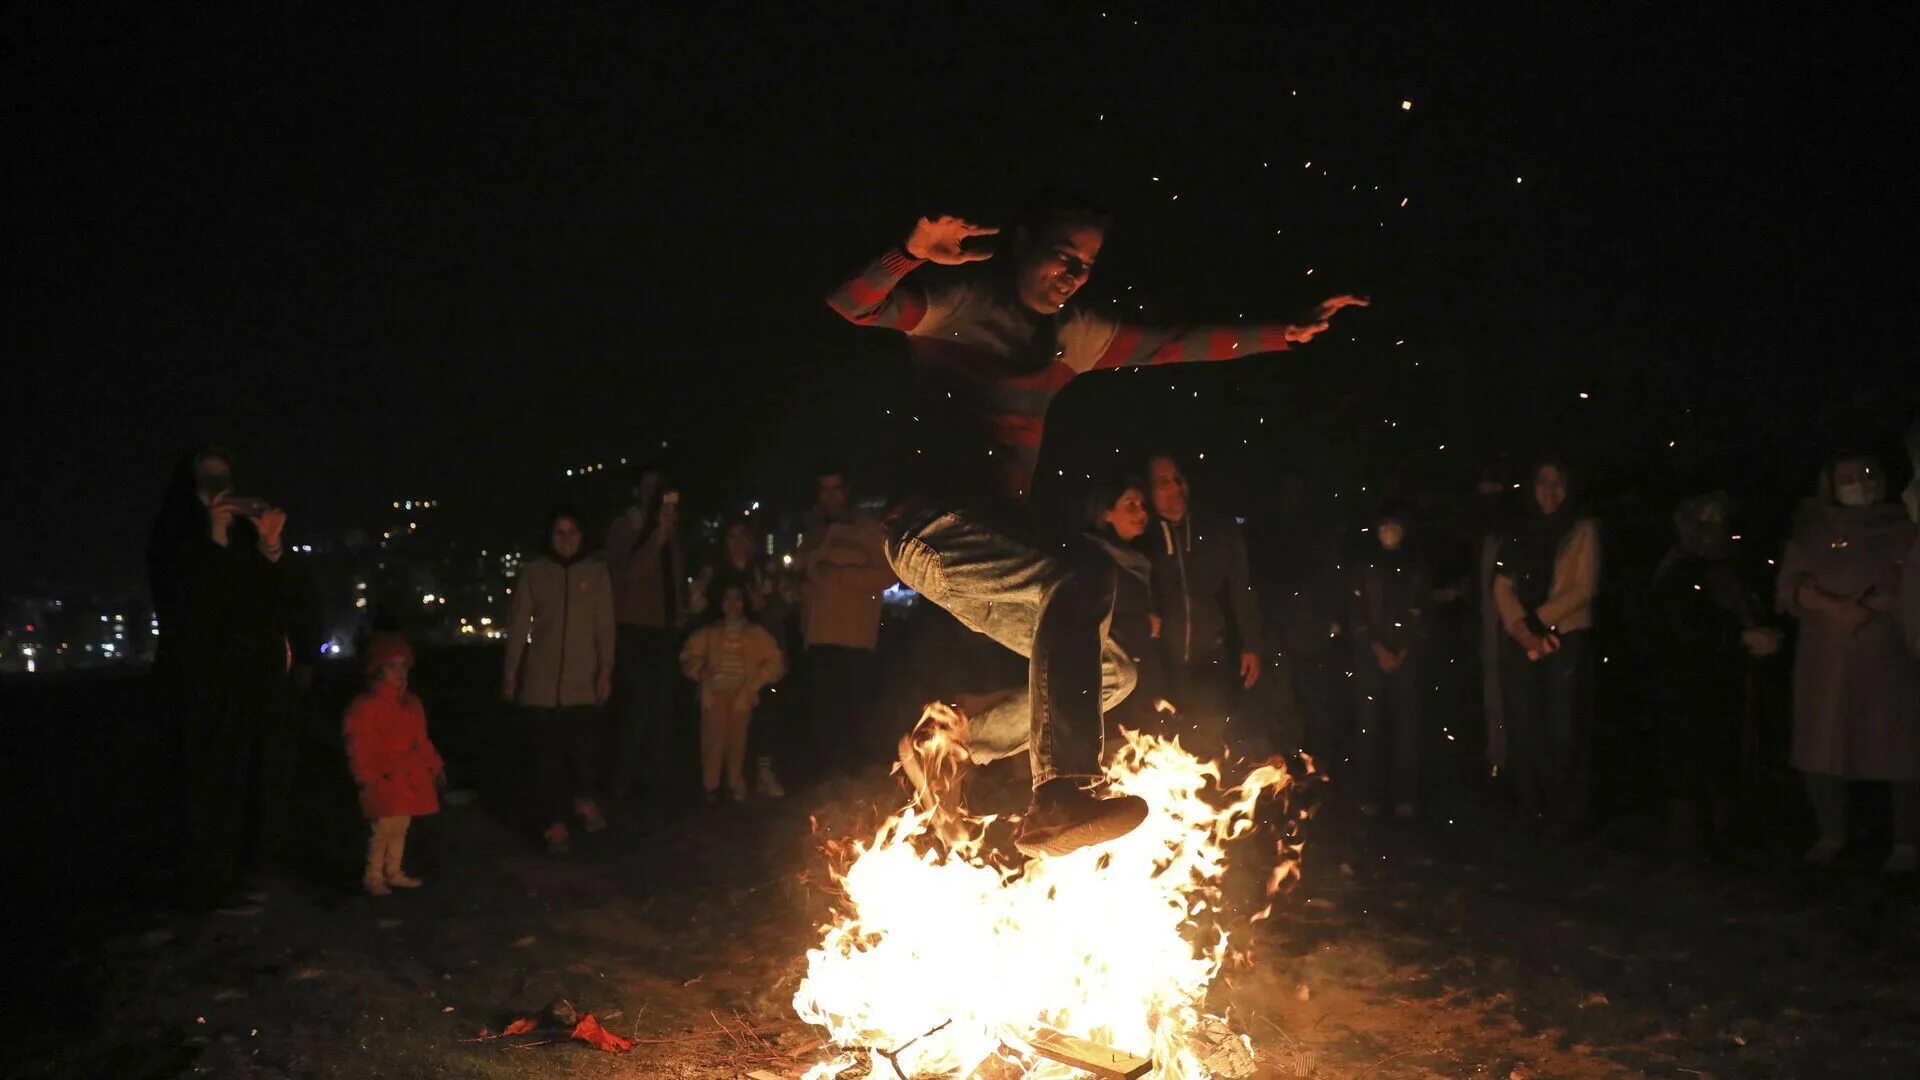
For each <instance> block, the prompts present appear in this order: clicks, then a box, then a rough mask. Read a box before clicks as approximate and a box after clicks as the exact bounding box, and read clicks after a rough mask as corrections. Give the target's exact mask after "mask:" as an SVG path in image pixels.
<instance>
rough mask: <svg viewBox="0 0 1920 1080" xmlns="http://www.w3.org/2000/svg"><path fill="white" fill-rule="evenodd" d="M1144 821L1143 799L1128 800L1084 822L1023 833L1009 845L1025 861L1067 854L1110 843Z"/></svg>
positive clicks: (1145, 806)
mask: <svg viewBox="0 0 1920 1080" xmlns="http://www.w3.org/2000/svg"><path fill="white" fill-rule="evenodd" d="M1114 801H1115V802H1122V800H1114ZM1145 820H1147V803H1146V800H1144V799H1128V800H1124V802H1123V805H1121V806H1117V807H1115V808H1114V809H1113V810H1110V811H1108V812H1106V813H1104V814H1101V815H1099V816H1097V817H1093V818H1089V819H1087V820H1086V821H1082V822H1078V823H1076V824H1073V825H1062V826H1060V827H1059V828H1057V829H1051V830H1047V831H1044V832H1035V833H1023V834H1022V835H1020V836H1018V837H1016V838H1015V839H1014V842H1013V846H1014V847H1016V848H1018V849H1019V850H1020V853H1021V854H1023V855H1026V856H1028V857H1029V858H1040V857H1055V856H1060V855H1068V854H1071V853H1073V852H1076V851H1079V850H1080V849H1081V848H1089V847H1098V846H1099V845H1101V844H1107V843H1112V842H1113V841H1115V840H1118V839H1120V838H1121V837H1123V836H1125V835H1127V834H1128V833H1130V832H1132V831H1133V830H1135V829H1137V828H1139V827H1140V823H1141V822H1143V821H1145Z"/></svg>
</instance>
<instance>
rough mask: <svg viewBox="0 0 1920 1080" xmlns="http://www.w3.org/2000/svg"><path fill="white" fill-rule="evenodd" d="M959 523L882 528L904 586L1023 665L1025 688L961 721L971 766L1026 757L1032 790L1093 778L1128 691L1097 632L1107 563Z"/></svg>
mask: <svg viewBox="0 0 1920 1080" xmlns="http://www.w3.org/2000/svg"><path fill="white" fill-rule="evenodd" d="M1010 532H1011V530H1005V529H998V528H994V527H992V526H989V525H987V524H985V523H983V522H981V521H979V520H976V519H973V518H970V517H969V516H967V515H965V514H958V513H939V514H933V515H930V516H922V517H919V518H917V519H909V520H906V521H901V522H897V523H893V524H890V525H889V527H888V531H887V561H888V562H890V563H891V564H892V565H893V570H894V573H895V574H898V575H899V577H900V580H901V582H902V583H904V584H905V585H906V586H907V587H908V588H910V589H912V590H913V591H915V592H917V593H919V594H920V595H921V596H924V597H926V598H927V599H928V600H930V601H932V602H933V603H935V604H938V605H940V606H941V607H942V608H944V609H946V611H947V612H948V613H949V614H951V615H952V616H953V617H954V618H956V619H958V620H960V622H961V623H962V624H964V625H965V626H967V627H968V628H969V629H971V630H974V631H975V632H977V633H982V634H985V635H987V636H988V637H990V638H992V639H993V640H994V641H997V642H999V643H1000V644H1001V645H1004V646H1006V647H1007V648H1009V649H1012V650H1013V651H1014V652H1016V653H1019V654H1020V655H1021V656H1024V657H1026V658H1027V659H1028V664H1027V689H1026V692H1025V693H1014V694H1011V695H1009V696H1008V697H1006V698H1004V699H1002V700H1001V701H999V702H998V703H997V704H995V705H994V706H992V707H991V708H989V709H987V710H986V711H984V712H983V713H981V714H980V715H979V716H970V717H968V718H967V719H968V721H969V727H970V728H971V729H972V741H971V743H970V747H969V749H970V751H971V753H972V756H973V760H974V761H975V762H977V763H981V764H984V763H986V762H989V761H994V760H997V759H999V758H1003V757H1010V756H1012V755H1014V754H1017V753H1019V752H1020V751H1021V750H1026V751H1028V752H1029V753H1030V754H1031V756H1032V762H1033V782H1034V785H1035V786H1036V787H1037V786H1038V785H1040V784H1043V783H1045V782H1046V781H1048V780H1052V779H1056V778H1061V777H1075V778H1084V777H1097V776H1099V775H1100V757H1101V751H1102V748H1103V744H1104V738H1105V731H1104V725H1103V724H1102V720H1101V715H1102V714H1103V713H1104V712H1106V711H1107V710H1109V709H1112V708H1113V707H1114V706H1116V705H1118V704H1120V702H1122V701H1124V700H1126V697H1127V695H1128V694H1130V693H1132V692H1133V686H1134V679H1135V676H1134V667H1133V661H1132V660H1131V659H1130V658H1129V657H1128V656H1127V653H1126V650H1125V649H1122V648H1121V647H1120V646H1119V645H1117V644H1115V643H1114V641H1113V639H1112V638H1111V637H1109V636H1108V633H1107V630H1108V627H1109V625H1110V624H1111V623H1112V621H1113V590H1114V573H1115V568H1114V565H1113V561H1112V559H1111V558H1109V557H1108V556H1107V555H1106V554H1105V553H1104V552H1101V551H1099V550H1098V549H1097V548H1096V547H1095V546H1094V545H1092V544H1087V545H1085V548H1086V550H1081V549H1080V548H1078V547H1075V548H1071V549H1068V550H1066V551H1063V552H1062V553H1061V554H1060V555H1058V556H1054V555H1047V554H1043V553H1041V552H1040V551H1038V550H1036V549H1035V548H1034V547H1033V546H1032V545H1031V544H1029V543H1027V542H1026V541H1025V540H1022V539H1017V538H1015V537H1014V536H1012V535H1010Z"/></svg>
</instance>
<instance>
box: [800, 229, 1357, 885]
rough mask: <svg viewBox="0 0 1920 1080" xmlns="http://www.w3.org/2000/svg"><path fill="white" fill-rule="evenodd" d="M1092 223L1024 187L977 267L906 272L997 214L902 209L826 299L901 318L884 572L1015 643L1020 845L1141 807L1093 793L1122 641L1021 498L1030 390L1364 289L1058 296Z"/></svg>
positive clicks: (1035, 400) (1098, 825)
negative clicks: (1024, 667)
mask: <svg viewBox="0 0 1920 1080" xmlns="http://www.w3.org/2000/svg"><path fill="white" fill-rule="evenodd" d="M1109 224H1110V222H1109V219H1108V216H1107V214H1106V213H1105V212H1104V211H1102V210H1100V209H1098V208H1096V207H1094V206H1092V205H1091V204H1090V203H1088V202H1086V201H1085V200H1078V199H1072V198H1065V197H1057V196H1054V197H1043V198H1041V199H1037V200H1035V201H1034V202H1033V203H1032V204H1030V205H1029V207H1028V208H1027V209H1026V211H1025V212H1023V213H1022V214H1021V215H1020V216H1019V218H1018V219H1017V220H1016V221H1015V223H1014V225H1013V227H1012V228H1011V229H1010V230H1009V232H1010V236H1009V240H1010V241H1011V243H1009V244H1006V245H1004V247H1003V250H1004V251H1005V257H1003V258H1000V259H999V260H998V261H996V262H994V263H993V264H992V265H991V266H988V267H975V268H969V269H968V271H967V272H964V273H958V274H953V275H949V276H944V277H940V276H936V277H932V278H928V277H927V276H925V275H923V276H922V278H921V280H918V281H916V282H915V283H914V284H912V285H906V284H904V279H905V278H906V277H907V276H908V275H909V274H912V273H913V272H914V271H916V270H918V269H919V268H921V267H923V266H925V265H926V264H927V263H929V262H931V263H935V264H939V265H942V266H952V267H964V266H965V264H968V263H976V262H981V261H983V260H987V259H991V258H993V257H994V255H995V252H994V251H993V250H989V249H987V248H984V247H982V246H980V245H981V244H982V243H983V242H990V241H986V240H985V238H987V237H991V236H993V235H995V234H997V233H998V232H999V231H1000V230H999V229H996V228H983V227H981V226H978V225H974V224H972V223H970V222H968V221H965V220H962V219H960V218H956V217H937V218H921V219H920V221H919V222H918V223H917V224H916V225H915V226H914V227H913V229H912V230H911V231H910V232H909V233H908V235H907V237H906V239H905V240H904V241H903V242H902V243H900V244H899V245H897V246H895V247H893V248H891V249H889V250H888V251H887V252H886V253H884V254H883V255H882V256H881V257H880V258H879V259H877V260H875V261H874V262H873V263H872V264H871V265H869V266H868V267H867V268H866V269H865V270H864V271H862V272H861V273H860V274H859V275H857V276H856V277H854V278H853V279H852V280H850V281H847V282H846V283H845V284H843V285H842V286H841V287H840V288H839V289H837V290H836V291H835V292H834V293H833V294H832V295H831V296H830V297H829V298H828V303H829V304H830V305H831V306H832V307H833V308H834V310H836V311H838V312H839V313H840V314H841V315H843V316H844V317H846V318H847V319H848V320H849V321H852V322H854V323H857V324H859V325H862V326H881V327H887V328H890V329H894V330H899V331H902V332H904V333H906V334H907V335H908V339H907V347H908V356H909V359H910V361H911V362H912V364H913V367H914V369H915V374H916V375H917V376H918V377H919V378H920V380H921V387H920V392H919V393H918V394H916V396H915V400H914V407H913V411H912V413H911V417H912V419H913V421H914V425H915V426H914V428H913V430H914V431H915V432H916V433H923V434H924V437H923V438H918V439H915V440H913V441H914V443H915V445H912V446H909V447H908V448H907V449H908V450H910V451H911V453H910V454H909V455H907V457H906V464H907V465H908V466H909V467H910V471H909V474H908V475H909V477H910V478H911V479H910V480H909V486H908V488H907V489H906V490H903V491H900V492H897V494H898V495H899V496H901V498H898V499H896V501H895V504H894V508H893V510H892V511H891V512H890V513H889V514H888V517H887V527H888V529H887V548H886V550H887V555H888V558H889V561H891V562H892V564H893V568H894V570H895V572H896V573H898V574H899V576H900V579H901V580H902V581H903V582H905V583H906V584H907V585H908V586H910V587H912V588H913V589H915V590H916V591H918V592H919V593H920V594H921V595H922V596H925V597H927V598H928V600H930V601H931V602H933V603H936V604H938V605H940V606H941V607H942V608H945V609H946V610H947V611H948V612H950V613H952V614H953V615H954V616H955V617H956V618H957V619H959V620H960V621H961V622H962V623H964V624H965V625H967V626H969V627H970V628H972V629H974V630H976V631H978V632H980V633H984V634H986V635H987V636H988V637H990V638H992V639H993V640H995V641H997V642H999V643H1000V644H1002V645H1004V646H1006V647H1007V648H1009V649H1011V650H1013V651H1014V652H1016V653H1018V654H1020V655H1022V656H1025V657H1027V658H1028V659H1029V664H1028V689H1029V694H1028V701H1029V703H1030V704H1029V715H1028V717H1027V718H1026V719H1027V731H1026V732H1025V733H1023V734H1024V735H1025V736H1026V737H1025V738H1024V739H1022V740H1019V741H1017V742H1014V743H1013V745H1014V746H1015V748H1016V749H1017V748H1019V747H1020V746H1021V745H1024V746H1025V748H1026V749H1027V750H1028V751H1029V755H1030V759H1031V764H1032V767H1033V782H1034V792H1033V804H1032V806H1031V808H1030V809H1029V810H1028V812H1027V813H1026V815H1024V817H1023V818H1022V820H1021V824H1020V833H1019V836H1018V837H1017V839H1016V843H1017V844H1018V845H1019V847H1020V848H1021V849H1022V850H1023V851H1025V852H1027V853H1028V854H1033V855H1058V854H1064V853H1066V852H1069V851H1073V850H1077V849H1079V848H1082V847H1087V846H1089V845H1093V844H1100V843H1104V842H1106V841H1109V840H1113V839H1115V838H1117V837H1120V836H1123V835H1125V834H1126V833H1128V832H1130V831H1132V830H1133V828H1135V827H1136V826H1137V825H1138V824H1139V823H1140V822H1141V821H1143V820H1145V817H1146V813H1147V807H1146V804H1145V802H1143V801H1142V800H1141V799H1139V798H1138V797H1134V796H1123V797H1117V798H1115V797H1108V796H1109V793H1108V792H1106V791H1104V790H1103V789H1101V788H1100V787H1099V782H1100V779H1101V776H1102V773H1101V766H1100V757H1101V750H1102V740H1103V737H1104V727H1103V720H1102V712H1103V710H1104V709H1106V708H1111V707H1112V706H1113V705H1116V704H1118V703H1119V702H1120V701H1121V700H1122V699H1124V698H1125V697H1126V695H1127V694H1128V693H1129V692H1130V691H1131V690H1132V688H1133V679H1134V677H1133V672H1132V664H1131V662H1130V661H1129V660H1128V659H1127V657H1126V654H1125V651H1124V650H1122V649H1120V648H1118V647H1117V646H1113V645H1112V643H1111V642H1110V641H1108V640H1107V639H1106V632H1105V628H1106V625H1107V623H1108V621H1109V619H1110V618H1111V615H1112V610H1113V595H1114V576H1113V575H1114V564H1113V560H1112V559H1111V558H1107V557H1105V555H1104V553H1100V552H1096V551H1090V550H1084V548H1085V547H1088V546H1087V545H1082V546H1080V547H1075V546H1074V545H1073V537H1072V536H1068V537H1064V538H1054V539H1042V538H1041V537H1039V536H1038V535H1036V534H1035V530H1034V529H1033V528H1032V526H1031V523H1030V522H1028V521H1027V514H1026V513H1025V510H1024V506H1023V505H1022V504H1023V503H1024V501H1025V499H1026V497H1027V494H1028V491H1029V488H1030V485H1031V481H1032V478H1033V469H1034V465H1035V463H1036V461H1037V459H1038V456H1039V450H1040V444H1041V436H1042V432H1043V426H1044V422H1045V416H1046V409H1047V405H1048V404H1049V403H1050V402H1051V401H1052V399H1053V396H1054V395H1055V394H1057V393H1059V392H1060V390H1061V389H1062V388H1063V387H1064V386H1065V385H1066V384H1067V383H1068V382H1069V381H1070V380H1072V379H1073V378H1074V377H1075V376H1078V375H1080V374H1083V373H1085V372H1088V371H1093V370H1098V369H1104V368H1115V367H1127V366H1134V365H1140V364H1153V363H1171V362H1178V361H1186V360H1225V359H1232V358H1234V357H1239V356H1249V355H1253V354H1255V353H1260V352H1266V351H1271V350H1278V349H1285V348H1287V347H1288V346H1289V345H1291V344H1294V343H1298V342H1304V341H1307V340H1310V339H1311V338H1312V337H1313V336H1314V335H1316V334H1318V333H1319V332H1320V331H1321V330H1324V329H1326V327H1327V325H1328V323H1327V320H1328V319H1329V318H1331V317H1332V315H1333V314H1334V313H1335V312H1337V311H1339V310H1340V309H1341V308H1342V307H1346V306H1349V305H1352V304H1359V303H1364V301H1361V300H1358V299H1356V298H1354V297H1336V298H1334V299H1331V300H1328V301H1326V302H1325V303H1323V304H1321V305H1319V307H1318V308H1317V309H1316V310H1315V313H1314V315H1313V317H1312V318H1311V320H1309V322H1308V323H1307V325H1304V326H1291V325H1285V324H1273V325H1264V326H1261V325H1247V326H1222V327H1189V328H1183V329H1177V330H1176V329H1148V328H1143V327H1136V326H1126V325H1122V324H1119V323H1116V322H1113V321H1111V320H1108V319H1105V318H1102V317H1100V316H1097V315H1093V314H1091V313H1090V312H1087V311H1085V310H1083V309H1075V308H1070V307H1069V306H1068V305H1069V303H1070V301H1071V300H1072V299H1073V297H1074V295H1075V294H1076V293H1077V292H1079V290H1080V288H1081V286H1083V285H1085V284H1086V282H1087V278H1088V276H1089V275H1090V274H1091V273H1092V271H1093V266H1094V263H1095V262H1096V261H1097V260H1098V258H1099V256H1100V251H1101V248H1102V246H1103V245H1104V243H1105V242H1106V234H1107V230H1108V227H1109ZM1063 540H1064V543H1063V542H1062V541H1063ZM916 734H918V733H916ZM983 734H984V733H982V732H979V731H977V730H976V731H975V732H974V735H975V736H976V737H977V736H981V735H983ZM1003 734H1004V733H1003ZM1007 741H1011V740H1007ZM925 743H926V740H922V739H919V738H915V737H912V736H910V737H909V738H908V739H906V740H903V741H902V751H901V758H902V760H901V764H902V766H903V768H905V770H906V771H907V774H908V776H909V777H910V778H915V781H916V786H918V787H921V788H922V789H923V791H924V790H925V784H924V782H923V777H924V771H925V770H924V765H925V763H924V762H919V761H918V754H919V752H920V750H919V749H918V748H924V746H925ZM974 756H975V758H976V760H977V759H978V758H979V756H980V751H979V750H978V749H977V747H976V749H975V751H974Z"/></svg>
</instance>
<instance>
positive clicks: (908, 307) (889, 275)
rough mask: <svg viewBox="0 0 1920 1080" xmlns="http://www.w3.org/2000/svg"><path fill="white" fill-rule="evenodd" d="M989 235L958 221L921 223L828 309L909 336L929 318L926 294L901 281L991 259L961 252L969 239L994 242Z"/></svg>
mask: <svg viewBox="0 0 1920 1080" xmlns="http://www.w3.org/2000/svg"><path fill="white" fill-rule="evenodd" d="M999 231H1000V230H999V229H989V228H985V227H982V226H979V225H975V224H973V223H972V222H969V221H963V220H962V219H960V218H957V217H938V218H921V219H920V222H919V224H917V225H915V226H914V228H913V232H911V233H910V234H908V236H907V239H906V241H905V242H904V243H902V244H901V245H900V246H899V247H897V248H894V249H893V250H891V251H888V252H887V253H886V254H885V255H882V256H880V258H878V259H876V260H874V261H873V262H872V263H871V264H869V265H868V266H867V268H866V269H864V270H862V271H860V273H859V274H857V275H856V276H855V277H854V278H853V279H852V280H851V281H847V282H845V283H844V284H842V285H841V286H840V287H839V288H837V289H835V290H833V292H832V293H830V294H828V296H827V306H829V307H831V308H833V310H835V311H837V312H839V313H840V315H841V317H842V318H845V319H846V320H847V321H848V322H851V323H857V324H859V325H861V326H884V327H886V328H887V329H889V330H900V331H904V332H906V333H912V332H913V328H914V327H916V326H918V325H920V320H921V319H923V318H925V317H926V314H927V297H926V294H925V293H923V292H921V291H920V290H918V289H915V288H913V287H912V286H905V287H902V286H901V284H900V281H901V279H902V278H904V277H906V276H907V275H908V274H910V273H912V272H913V271H914V270H916V269H918V268H919V267H920V266H922V265H924V264H926V263H929V262H933V263H939V264H940V265H942V266H959V265H961V264H962V263H970V262H979V261H980V260H981V259H986V258H990V257H992V254H993V253H992V252H989V251H967V250H963V249H962V248H961V244H963V243H964V242H965V241H966V239H967V238H968V237H970V236H992V235H993V234H995V233H997V232H999Z"/></svg>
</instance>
